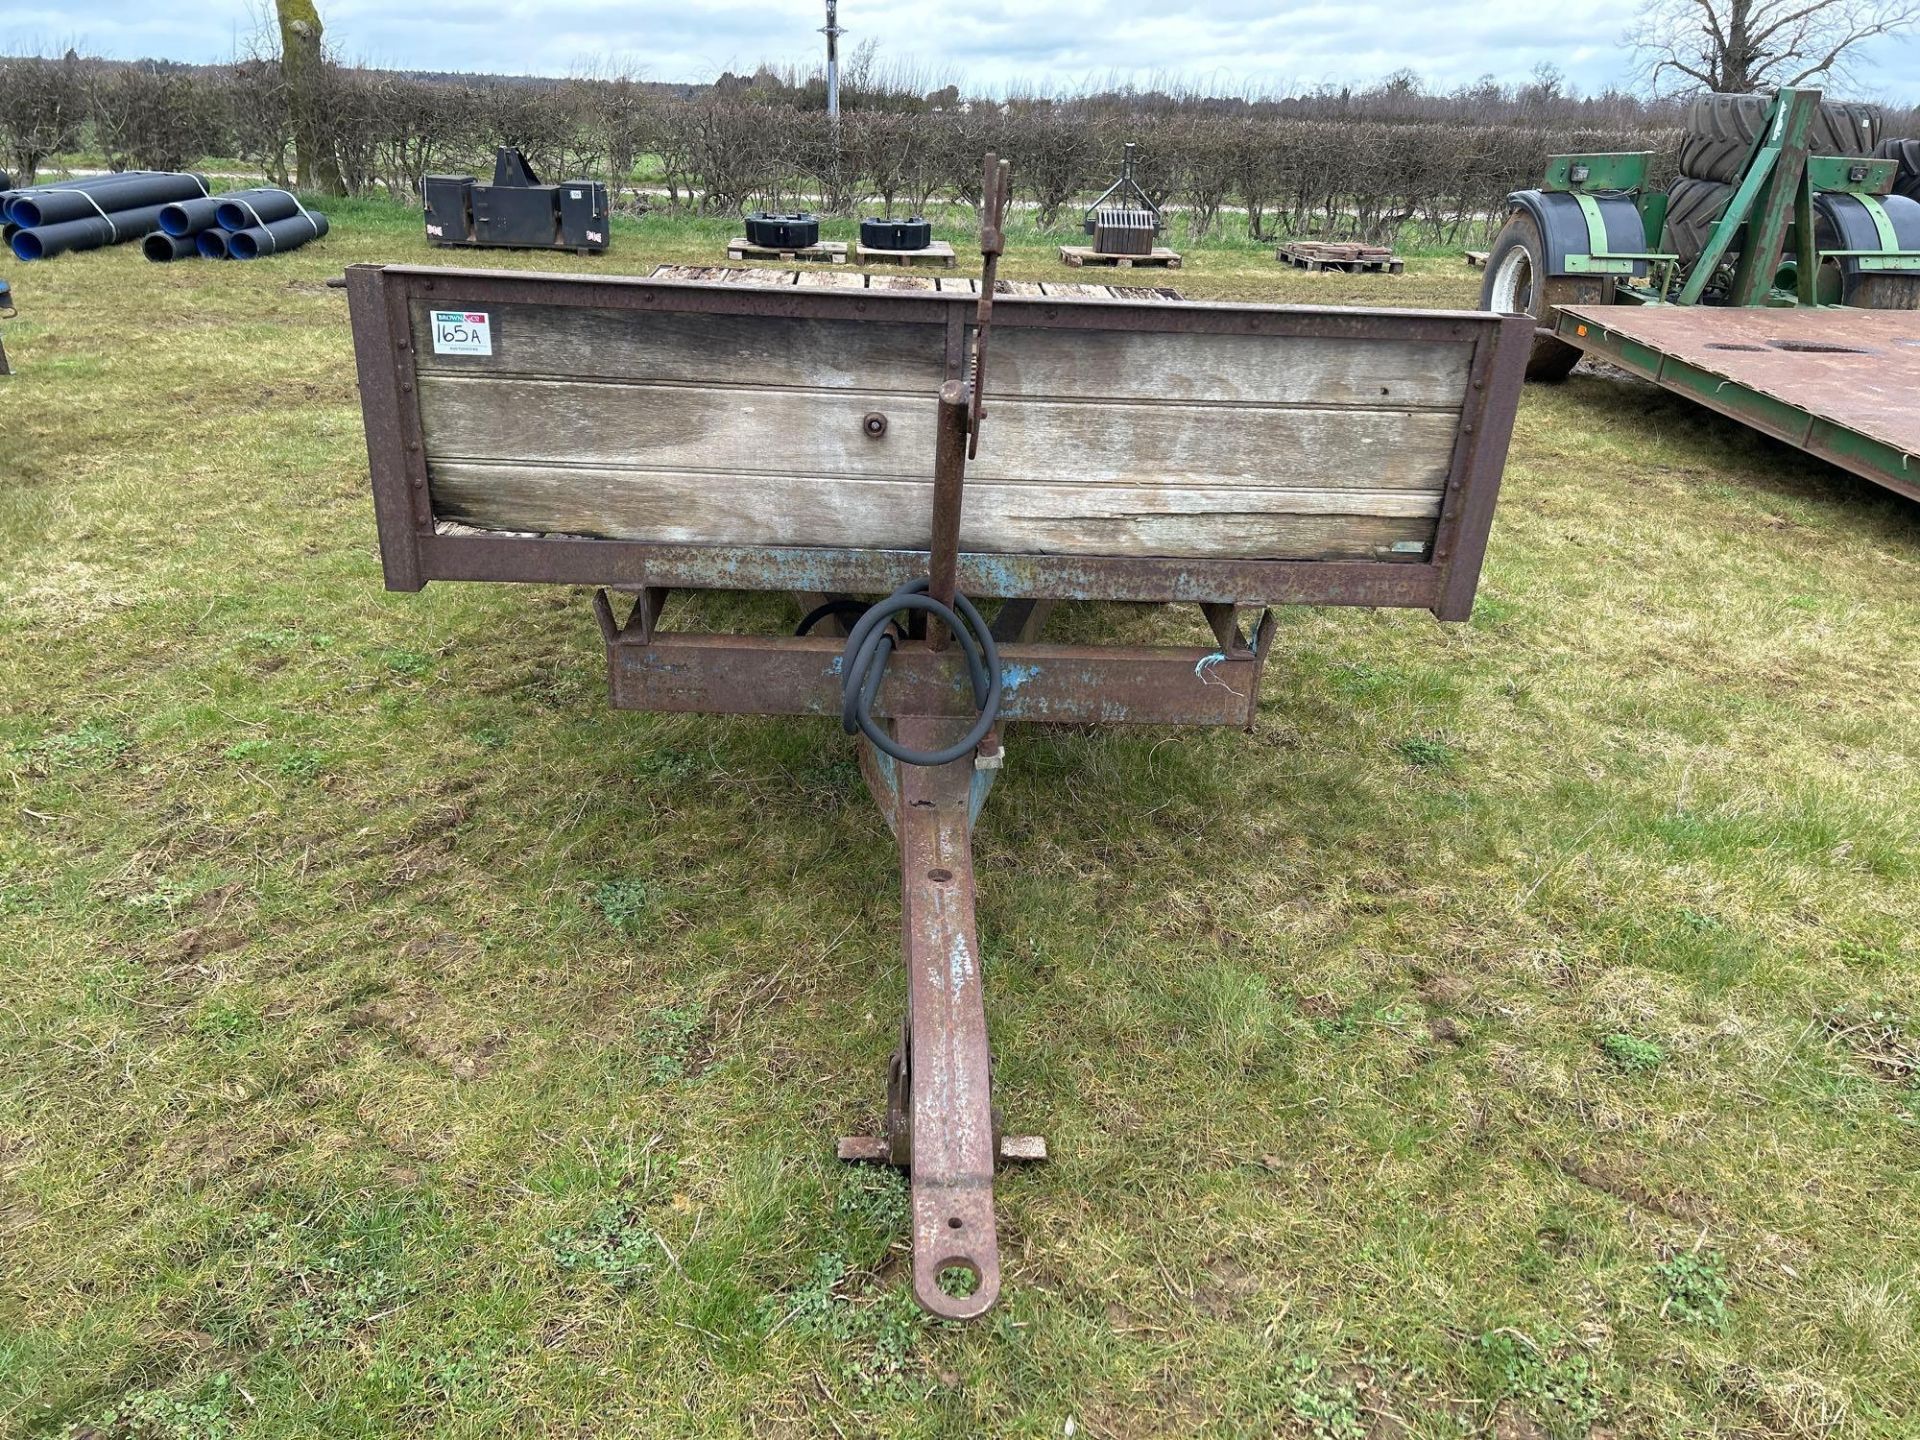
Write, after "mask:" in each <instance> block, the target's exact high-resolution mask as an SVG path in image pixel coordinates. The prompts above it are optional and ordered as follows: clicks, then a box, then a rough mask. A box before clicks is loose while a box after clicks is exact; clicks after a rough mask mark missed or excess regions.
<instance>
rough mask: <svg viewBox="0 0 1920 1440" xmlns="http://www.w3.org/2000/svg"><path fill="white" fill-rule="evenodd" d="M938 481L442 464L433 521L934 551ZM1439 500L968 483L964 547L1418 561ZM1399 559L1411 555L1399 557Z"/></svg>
mask: <svg viewBox="0 0 1920 1440" xmlns="http://www.w3.org/2000/svg"><path fill="white" fill-rule="evenodd" d="M931 495H932V485H931V482H930V481H926V480H849V479H846V478H843V477H839V476H828V477H816V476H803V475H738V476H727V477H716V476H714V475H712V474H705V473H684V472H672V471H642V470H621V469H615V468H612V467H584V466H583V467H564V468H562V467H553V466H540V465H518V466H510V465H499V464H482V463H477V462H452V461H444V462H441V463H440V464H439V465H437V466H436V467H435V468H434V473H433V500H434V509H435V513H436V514H438V515H441V516H443V517H445V518H446V519H448V520H452V521H455V522H458V523H461V524H468V525H474V526H478V527H480V528H483V529H502V530H533V531H539V532H542V533H546V534H559V535H592V536H602V537H606V538H610V539H628V540H650V541H656V542H660V543H677V544H694V545H705V544H745V545H835V546H876V547H881V548H887V549H922V548H925V547H926V545H927V544H928V540H929V534H930V528H931V520H930V514H931V509H932V506H931V503H930V502H931ZM1438 509H1439V498H1438V497H1437V496H1433V495H1414V494H1408V493H1406V492H1398V491H1352V490H1347V491H1299V490H1272V491H1247V490H1230V489H1178V490H1176V489H1170V488H1165V487H1158V486H1126V485H1083V484H1059V485H1053V486H1046V487H1042V486H1036V485H1005V484H996V483H991V482H985V481H976V480H973V479H971V478H970V479H969V481H968V485H967V503H966V509H965V512H964V514H963V516H962V520H961V527H960V543H961V545H962V547H964V548H965V549H968V550H982V551H999V552H1007V553H1014V554H1082V555H1168V556H1190V557H1214V558H1242V559H1355V558H1368V559H1371V558H1400V559H1419V558H1421V552H1420V547H1422V546H1424V545H1426V544H1429V543H1430V542H1431V541H1432V539H1433V535H1434V526H1435V516H1436V514H1437V512H1438ZM1396 546H1398V547H1400V548H1399V549H1398V550H1396V549H1395V547H1396Z"/></svg>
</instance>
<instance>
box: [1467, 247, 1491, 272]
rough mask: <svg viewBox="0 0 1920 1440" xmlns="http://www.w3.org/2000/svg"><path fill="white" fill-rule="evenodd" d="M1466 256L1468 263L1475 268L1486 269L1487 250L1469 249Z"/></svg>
mask: <svg viewBox="0 0 1920 1440" xmlns="http://www.w3.org/2000/svg"><path fill="white" fill-rule="evenodd" d="M1466 256H1467V264H1468V265H1469V266H1471V267H1472V268H1473V269H1475V270H1484V269H1486V268H1487V252H1486V251H1485V250H1469V251H1467V252H1466Z"/></svg>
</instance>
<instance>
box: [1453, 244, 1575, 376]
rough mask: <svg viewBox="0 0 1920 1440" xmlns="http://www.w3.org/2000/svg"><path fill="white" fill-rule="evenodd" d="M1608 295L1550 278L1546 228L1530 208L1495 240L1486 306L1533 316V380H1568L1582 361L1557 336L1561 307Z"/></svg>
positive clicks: (1483, 294)
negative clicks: (1542, 229) (1542, 231)
mask: <svg viewBox="0 0 1920 1440" xmlns="http://www.w3.org/2000/svg"><path fill="white" fill-rule="evenodd" d="M1604 298H1605V297H1604V296H1603V295H1602V294H1601V293H1600V292H1599V290H1598V287H1596V286H1595V285H1594V283H1593V282H1592V281H1587V280H1582V279H1579V278H1578V277H1575V278H1572V279H1556V278H1555V277H1553V276H1550V275H1548V274H1547V247H1546V246H1545V244H1543V243H1542V241H1541V239H1540V227H1539V226H1537V225H1535V224H1534V223H1533V217H1532V216H1531V215H1529V214H1527V213H1526V211H1524V210H1516V211H1514V213H1513V214H1511V215H1509V216H1508V217H1507V223H1506V224H1505V225H1503V226H1501V227H1500V233H1499V234H1498V235H1496V236H1494V239H1493V249H1491V250H1490V251H1488V252H1487V278H1486V279H1485V280H1483V281H1481V282H1480V308H1481V309H1482V310H1494V311H1498V312H1499V313H1500V314H1503V315H1531V316H1532V317H1533V350H1532V352H1531V353H1530V354H1529V355H1528V357H1527V379H1529V380H1545V381H1552V380H1564V379H1566V378H1567V372H1568V371H1569V370H1571V369H1573V367H1574V366H1575V365H1576V364H1578V363H1579V361H1580V351H1579V349H1578V348H1577V347H1575V346H1572V345H1569V344H1567V342H1566V341H1564V340H1562V339H1561V338H1560V337H1559V336H1557V335H1555V334H1554V333H1553V321H1554V316H1555V315H1556V314H1557V313H1558V308H1559V306H1560V305H1563V304H1564V305H1576V304H1579V303H1580V302H1582V301H1585V300H1602V299H1604Z"/></svg>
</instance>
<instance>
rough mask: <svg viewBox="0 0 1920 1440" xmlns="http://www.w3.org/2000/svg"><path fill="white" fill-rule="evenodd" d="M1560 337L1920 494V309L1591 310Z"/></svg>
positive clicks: (1577, 313)
mask: <svg viewBox="0 0 1920 1440" xmlns="http://www.w3.org/2000/svg"><path fill="white" fill-rule="evenodd" d="M1556 328H1557V330H1558V333H1559V334H1560V336H1561V337H1562V338H1563V339H1565V340H1567V341H1569V342H1570V343H1572V344H1574V345H1577V346H1578V347H1579V348H1580V349H1582V350H1584V351H1586V352H1587V353H1588V354H1589V355H1594V356H1598V357H1600V358H1603V359H1605V360H1607V361H1609V362H1610V363H1612V364H1615V365H1618V366H1620V367H1621V368H1622V369H1625V370H1628V371H1630V372H1632V373H1634V374H1636V375H1640V376H1642V377H1643V378H1645V379H1648V380H1652V381H1653V382H1654V383H1656V384H1658V385H1661V386H1664V387H1665V388H1667V389H1669V390H1672V391H1674V392H1675V393H1677V394H1681V395H1685V396H1686V397H1687V398H1689V399H1691V400H1696V401H1698V402H1699V403H1701V404H1702V405H1705V406H1707V407H1709V408H1710V409H1713V410H1717V411H1719V412H1720V413H1721V414H1723V415H1727V416H1730V417H1732V418H1733V419H1735V420H1739V421H1741V422H1742V423H1744V424H1747V425H1751V426H1753V427H1754V428H1755V429H1758V430H1760V431H1762V432H1764V433H1766V434H1768V435H1771V436H1773V437H1774V438H1775V439H1778V440H1782V441H1785V442H1786V443H1787V444H1789V445H1793V446H1795V447H1797V448H1799V449H1802V450H1806V451H1808V452H1810V453H1811V454H1814V455H1818V456H1819V457H1820V458H1822V459H1824V460H1828V461H1831V462H1832V463H1833V464H1835V465H1839V466H1841V467H1842V468H1843V469H1846V470H1851V471H1852V472H1853V473H1854V474H1856V475H1862V476H1864V477H1866V478H1867V479H1869V480H1873V481H1875V482H1877V483H1879V484H1881V485H1885V486H1887V487H1888V488H1889V489H1891V490H1895V491H1898V492H1899V493H1900V494H1902V495H1905V496H1906V497H1908V498H1909V499H1912V500H1920V311H1915V310H1850V309H1843V308H1838V307H1836V308H1829V309H1733V308H1728V307H1720V306H1704V305H1583V306H1574V307H1570V308H1567V309H1563V310H1562V311H1561V312H1560V314H1559V318H1558V321H1557V324H1556Z"/></svg>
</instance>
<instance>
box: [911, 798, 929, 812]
mask: <svg viewBox="0 0 1920 1440" xmlns="http://www.w3.org/2000/svg"><path fill="white" fill-rule="evenodd" d="M907 803H908V804H909V805H911V806H912V807H913V808H914V809H916V810H931V809H933V801H931V800H909V801H908V802H907Z"/></svg>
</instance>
